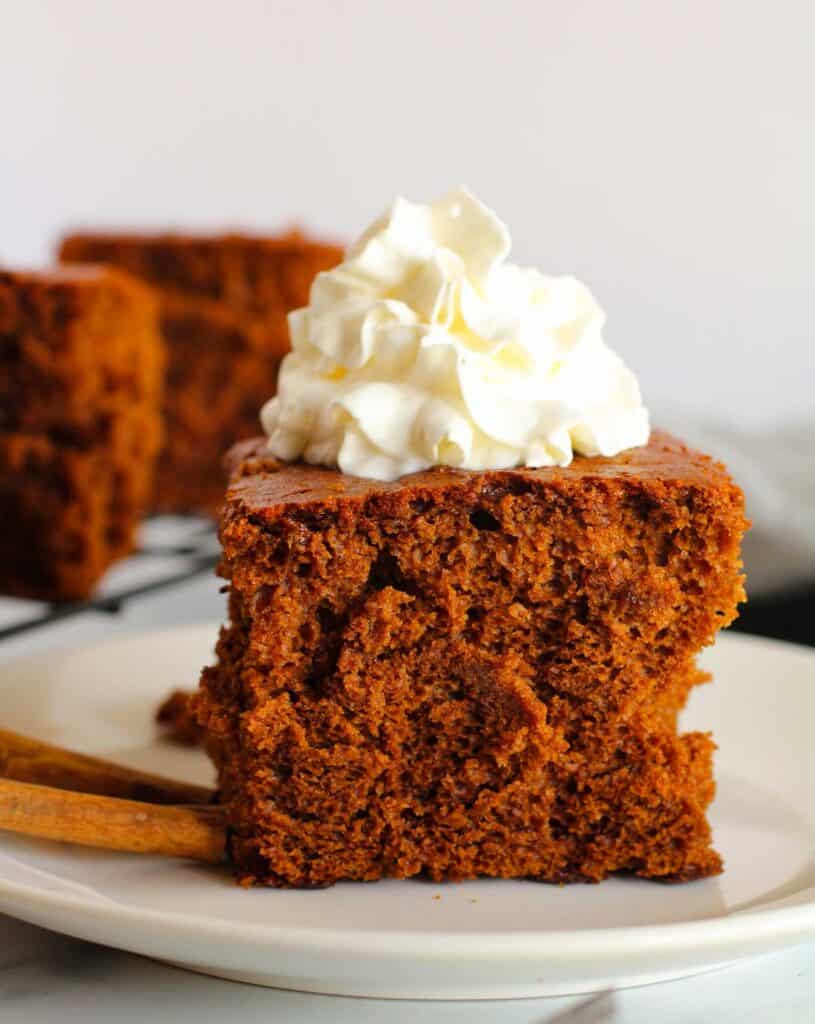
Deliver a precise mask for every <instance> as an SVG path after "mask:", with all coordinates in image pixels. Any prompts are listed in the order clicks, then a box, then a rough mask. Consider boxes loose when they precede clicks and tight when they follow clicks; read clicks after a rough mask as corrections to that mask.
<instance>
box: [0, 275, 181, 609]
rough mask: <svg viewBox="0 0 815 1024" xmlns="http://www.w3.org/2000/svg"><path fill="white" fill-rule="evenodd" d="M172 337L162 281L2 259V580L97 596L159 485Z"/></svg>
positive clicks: (12, 589) (31, 589) (28, 588)
mask: <svg viewBox="0 0 815 1024" xmlns="http://www.w3.org/2000/svg"><path fill="white" fill-rule="evenodd" d="M163 374H164V349H163V343H162V340H161V337H160V335H159V330H158V314H157V309H156V302H155V298H154V296H153V293H152V290H151V289H149V288H147V287H146V286H145V285H143V284H142V283H141V282H139V281H138V280H137V279H136V278H133V277H131V276H129V275H127V274H125V273H123V272H121V271H118V270H113V269H107V268H104V267H85V268H79V267H59V268H55V269H53V270H48V271H42V272H28V271H26V272H22V271H20V272H18V271H8V270H0V523H2V530H0V592H2V593H7V594H17V595H20V596H24V597H34V598H40V599H44V600H70V599H73V600H76V599H81V598H86V597H88V596H89V594H90V593H91V591H92V589H93V587H94V585H95V583H96V582H97V580H98V579H99V578H100V576H101V575H102V573H103V572H104V571H105V569H106V568H107V567H108V566H109V565H110V564H111V563H112V562H113V561H115V560H116V559H118V558H120V557H122V556H123V555H125V554H127V553H128V552H129V551H130V550H131V548H132V546H133V539H134V532H135V529H136V526H137V524H138V522H139V520H140V519H141V517H142V515H143V514H144V512H145V510H146V508H147V505H148V502H149V501H150V498H151V493H152V486H153V471H154V466H155V462H156V457H157V454H158V449H159V444H160V439H161V413H160V391H161V384H162V380H163Z"/></svg>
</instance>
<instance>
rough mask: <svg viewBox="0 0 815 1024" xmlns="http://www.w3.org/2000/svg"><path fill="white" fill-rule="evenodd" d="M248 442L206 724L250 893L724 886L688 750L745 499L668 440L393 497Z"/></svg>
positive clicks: (435, 477)
mask: <svg viewBox="0 0 815 1024" xmlns="http://www.w3.org/2000/svg"><path fill="white" fill-rule="evenodd" d="M260 451H261V449H260V446H259V445H258V444H255V445H254V446H252V445H247V446H243V447H241V448H240V449H239V450H238V451H237V452H236V454H235V457H234V460H233V462H234V478H233V483H232V486H231V487H230V490H229V492H228V496H227V502H226V505H225V507H224V511H223V515H222V520H221V538H222V542H223V548H224V557H223V563H222V567H221V571H222V574H223V575H224V576H225V577H226V578H227V579H228V580H229V581H230V591H231V593H230V612H231V623H230V625H229V626H228V627H226V628H225V630H224V631H223V633H222V636H221V639H220V643H219V645H218V662H217V664H216V665H215V666H213V667H211V668H209V669H206V670H205V671H204V673H203V677H202V688H201V691H200V693H199V696H198V701H197V702H198V715H199V718H200V720H201V722H202V724H204V725H205V727H206V729H207V732H208V746H209V749H210V752H211V753H212V755H213V757H214V759H215V761H216V764H217V766H218V769H219V774H220V785H221V789H222V798H223V799H224V801H225V803H226V804H227V807H228V810H229V820H230V826H231V829H232V838H231V853H232V857H233V860H234V862H235V864H236V866H237V870H238V875H239V877H240V878H241V880H242V881H244V882H247V883H252V882H263V883H267V884H271V885H297V886H312V885H327V884H331V883H332V882H335V881H337V880H339V879H342V878H354V879H374V878H379V877H382V876H396V877H407V876H410V875H414V874H417V873H425V874H427V875H429V876H430V877H433V878H437V879H442V878H451V879H459V878H469V877H474V876H477V875H489V876H501V877H510V876H517V877H533V878H539V879H543V880H548V881H558V882H560V881H567V880H573V879H591V880H597V879H600V878H603V877H604V876H605V875H607V874H608V873H610V872H615V871H628V872H634V873H636V874H640V875H643V876H645V877H651V878H661V879H666V880H684V879H691V878H697V877H702V876H705V875H709V874H712V873H715V872H716V871H718V870H719V869H720V863H721V862H720V859H719V857H718V855H717V854H716V852H715V851H714V850H713V849H712V847H711V837H710V829H709V826H708V823H707V820H706V817H705V809H706V807H707V805H708V804H709V802H710V800H711V799H712V796H713V793H714V785H713V780H712V769H711V755H712V750H713V743H712V741H711V739H710V737H709V736H707V735H703V734H696V733H692V734H687V735H678V734H677V728H676V713H677V711H678V709H679V708H681V706H682V705H683V704H684V701H685V699H686V697H687V694H688V693H689V691H690V690H691V688H692V687H693V686H694V685H696V684H697V683H698V682H700V681H701V680H702V678H703V677H702V676H701V674H700V673H699V672H698V670H697V669H696V667H695V662H694V658H695V655H696V653H697V652H698V650H699V649H700V648H701V647H702V646H703V645H704V644H706V643H709V642H711V640H712V639H713V637H714V635H715V633H716V631H717V630H718V629H719V628H720V627H721V626H723V625H726V624H727V623H728V622H729V621H731V620H732V618H733V617H734V616H735V613H736V605H737V603H738V601H740V600H741V599H742V598H743V590H742V580H741V573H740V560H739V542H740V538H741V535H742V532H743V530H744V528H745V521H744V516H743V506H742V496H741V493H740V492H739V490H738V488H736V487H735V485H734V484H733V483H732V482H731V480H730V479H729V477H728V476H727V474H726V473H725V471H724V470H723V468H722V467H720V466H718V465H717V464H715V463H713V462H712V461H711V460H709V459H707V458H705V457H704V456H701V455H698V454H697V453H694V452H690V451H688V450H687V449H686V448H684V447H683V446H682V445H681V444H679V443H678V442H675V441H673V440H672V439H671V438H669V437H667V436H666V435H663V434H659V433H655V434H654V435H653V437H652V440H651V443H650V444H649V445H648V446H647V447H646V448H642V449H635V450H633V451H631V452H628V453H624V454H623V455H621V456H618V457H617V458H615V459H609V460H604V459H584V458H578V459H575V461H574V463H573V464H572V466H570V467H569V468H567V469H565V470H557V469H554V470H552V469H545V470H510V471H501V472H486V473H464V472H456V471H452V470H444V469H436V470H431V471H429V472H427V473H420V474H416V475H414V476H412V477H407V478H404V479H403V480H400V481H397V482H396V483H393V484H382V483H377V482H375V481H370V480H360V479H357V478H350V477H344V476H342V475H341V474H339V473H336V472H334V471H331V470H324V469H315V468H312V467H305V466H300V465H283V464H280V463H275V462H273V461H271V460H266V459H263V458H262V457H259V453H260Z"/></svg>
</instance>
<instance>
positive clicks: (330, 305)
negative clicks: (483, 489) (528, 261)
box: [261, 188, 649, 480]
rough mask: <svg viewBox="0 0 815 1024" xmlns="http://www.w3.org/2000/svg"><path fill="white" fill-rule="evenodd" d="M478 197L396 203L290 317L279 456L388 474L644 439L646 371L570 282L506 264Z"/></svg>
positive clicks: (545, 460) (557, 458)
mask: <svg viewBox="0 0 815 1024" xmlns="http://www.w3.org/2000/svg"><path fill="white" fill-rule="evenodd" d="M509 250H510V237H509V232H508V231H507V228H506V227H505V226H504V224H503V223H502V222H501V221H500V220H499V219H498V217H497V216H496V215H495V214H494V213H493V212H492V211H491V210H490V209H489V208H488V207H486V206H485V205H484V204H483V203H481V202H479V200H478V199H476V197H475V196H474V195H472V193H470V192H469V191H467V190H466V189H464V188H460V189H457V190H456V191H454V192H452V193H450V195H448V196H446V197H445V198H443V199H440V200H439V201H438V202H434V203H430V204H429V205H417V204H415V203H411V202H408V201H407V200H406V199H397V200H396V201H395V202H394V204H393V206H392V207H391V208H390V210H389V211H388V212H387V213H386V214H385V215H384V216H383V217H382V218H381V219H379V220H377V221H376V222H375V223H374V224H373V225H372V226H371V227H370V228H369V229H368V230H367V231H366V232H365V234H364V235H362V237H361V238H360V239H359V241H357V242H356V243H355V244H354V245H352V246H351V248H350V249H349V250H348V253H347V256H346V259H345V261H344V262H343V263H341V264H340V265H339V266H338V267H336V268H335V269H333V270H329V271H326V272H324V273H321V274H318V275H317V277H316V278H315V279H314V282H313V284H312V286H311V294H310V304H309V305H308V306H307V307H305V308H303V309H298V310H296V311H295V312H293V313H291V314H290V316H289V331H290V334H291V345H292V351H291V353H290V354H289V355H287V356H286V357H285V359H284V360H283V363H282V365H281V368H280V376H279V380H278V393H277V396H276V397H275V398H272V399H271V400H270V401H269V402H267V404H266V405H265V406H264V408H263V410H262V412H261V421H262V423H263V427H264V430H265V431H266V433H267V434H268V436H269V449H270V451H271V453H272V454H274V455H275V456H277V457H278V458H281V459H285V460H294V459H299V458H302V459H305V461H306V462H310V463H315V464H322V465H327V466H336V467H338V468H339V469H340V470H341V471H342V472H343V473H350V474H353V475H355V476H363V477H372V478H374V479H377V480H394V479H396V478H397V477H400V476H403V475H404V474H406V473H412V472H415V471H417V470H421V469H426V468H428V467H430V466H439V465H442V466H455V467H459V468H462V469H474V470H483V469H502V468H507V467H510V466H566V465H568V464H569V463H570V462H571V460H572V456H573V453H574V452H579V453H581V454H584V455H615V454H617V453H618V452H620V451H622V450H624V449H626V448H632V447H636V446H638V445H643V444H646V443H647V441H648V434H649V425H648V413H647V411H646V409H645V408H644V407H643V404H642V400H641V397H640V391H639V387H638V385H637V381H636V378H635V377H634V375H633V374H632V373H631V371H630V370H629V369H627V368H626V366H625V365H624V364H623V362H622V360H621V359H620V357H619V356H618V355H616V353H614V352H613V351H612V350H611V349H609V348H608V346H607V345H606V344H605V342H604V341H603V336H602V329H603V323H604V321H605V316H604V314H603V312H602V310H601V309H600V308H599V306H598V305H597V303H596V302H595V301H594V299H593V297H592V295H591V294H590V292H589V291H588V289H587V288H586V287H585V286H584V285H582V284H581V283H580V282H579V281H577V280H575V279H574V278H573V277H548V276H546V275H544V274H542V273H540V272H539V271H538V270H534V269H528V268H525V267H519V266H516V265H514V264H512V263H508V262H507V261H506V258H507V255H508V253H509Z"/></svg>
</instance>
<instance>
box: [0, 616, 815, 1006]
mask: <svg viewBox="0 0 815 1024" xmlns="http://www.w3.org/2000/svg"><path fill="white" fill-rule="evenodd" d="M215 634H216V626H214V625H205V626H194V627H186V628H182V629H173V630H167V631H162V632H155V633H150V634H143V635H140V636H134V637H131V638H125V639H120V640H117V641H116V642H113V643H108V644H105V645H102V646H96V647H93V648H85V649H80V650H77V651H73V652H69V653H67V654H66V653H60V654H59V655H50V656H46V657H43V656H40V657H37V658H31V659H28V660H25V661H19V662H17V663H14V664H7V665H5V666H3V667H2V669H0V700H1V701H2V705H1V706H2V714H1V715H0V719H2V723H3V725H4V726H5V727H7V728H11V729H16V730H18V731H20V732H26V733H29V734H32V735H34V736H38V737H40V738H42V739H46V740H49V741H51V742H54V743H58V744H60V745H63V746H72V747H75V748H77V749H82V750H85V751H88V752H92V753H101V754H105V755H113V756H115V757H116V758H118V759H119V760H121V761H122V762H125V763H129V764H132V765H135V766H139V767H145V768H149V769H150V770H153V771H160V772H163V773H165V774H170V775H174V776H176V777H179V778H181V777H186V778H188V779H189V780H190V781H197V782H209V781H211V774H210V770H209V766H208V764H207V762H206V760H205V758H204V756H203V755H202V754H201V753H199V752H198V751H194V750H185V749H181V748H178V747H174V746H172V745H170V744H168V743H165V742H162V741H159V740H157V739H156V735H155V730H154V727H153V723H152V715H153V711H154V709H155V706H156V705H157V703H158V701H159V700H160V699H161V698H162V697H164V696H165V694H166V693H167V692H168V691H169V690H170V689H172V688H174V687H178V686H185V685H191V684H193V683H194V681H195V679H196V677H197V673H198V669H199V667H200V666H201V665H202V664H203V663H205V662H206V661H207V660H208V658H209V657H210V649H211V644H212V641H213V638H214V636H215ZM705 661H706V664H707V667H708V668H710V669H712V670H713V671H714V672H715V674H716V683H715V685H713V686H706V687H703V688H701V689H700V690H699V691H698V692H697V693H696V694H695V695H694V698H693V701H692V707H691V708H690V709H689V711H688V713H687V714H686V716H685V725H686V726H688V727H691V728H697V727H698V728H702V729H708V728H712V729H713V730H714V731H715V733H716V738H717V740H718V742H719V744H720V750H719V753H718V759H717V777H718V780H719V796H718V798H717V800H716V803H715V805H714V808H713V814H712V816H713V822H714V827H715V831H716V842H717V845H718V848H719V849H720V850H721V851H722V853H723V854H724V856H725V859H726V861H727V869H726V872H725V874H724V875H723V876H721V877H720V878H717V879H710V880H706V881H703V882H695V883H691V884H689V885H681V886H662V885H658V884H655V883H649V882H645V881H639V880H632V879H613V880H610V881H607V882H604V883H602V884H601V885H599V886H594V885H586V886H584V885H577V886H567V887H563V888H557V887H553V886H548V885H541V884H536V883H534V882H505V881H483V882H470V883H466V884H462V885H455V884H448V885H439V884H433V883H428V882H417V881H409V882H395V881H392V882H376V883H373V884H367V885H364V884H353V883H347V884H342V885H338V886H336V887H335V888H333V889H327V890H320V891H311V892H309V891H278V890H271V889H268V890H252V891H244V890H241V889H238V888H237V887H235V886H234V885H233V883H232V881H231V879H230V877H229V874H228V872H227V870H226V869H224V870H218V869H210V868H205V867H201V866H197V865H193V864H188V863H185V862H175V861H168V860H161V859H158V858H146V857H140V856H137V855H127V854H111V853H105V852H100V851H95V850H87V849H81V848H79V847H72V846H67V845H63V844H58V843H50V842H44V841H43V842H38V841H34V840H28V839H23V838H18V837H15V836H11V835H10V834H8V833H0V910H3V911H5V912H7V913H9V914H13V915H16V916H18V917H20V918H23V919H25V920H27V921H32V922H34V923H35V924H39V925H43V926H45V927H47V928H51V929H53V930H56V931H59V932H64V933H66V934H69V935H75V936H79V937H81V938H84V939H90V940H93V941H95V942H99V943H104V944H106V945H109V946H114V947H117V948H120V949H126V950H132V951H134V952H137V953H143V954H146V955H148V956H152V957H157V958H161V959H165V960H169V961H172V962H175V963H177V964H180V965H183V966H186V967H189V968H191V969H193V970H197V971H203V972H206V973H209V974H216V975H220V976H223V977H227V978H234V979H237V980H243V981H250V982H254V983H257V984H262V985H273V986H278V987H285V988H297V989H302V990H306V991H311V992H328V993H340V994H349V995H368V996H380V997H394V998H449V999H465V998H466V999H474V998H508V997H513V996H539V995H549V994H564V993H570V992H588V991H593V990H598V989H602V988H607V987H611V986H628V985H640V984H645V983H648V982H653V981H659V980H662V979H668V978H676V977H681V976H682V975H687V974H692V973H695V972H699V971H703V970H707V969H711V968H714V967H718V966H721V965H723V964H726V963H729V962H731V961H733V960H736V959H738V958H741V957H745V956H750V955H753V954H756V953H762V952H766V951H769V950H773V949H778V948H780V947H782V946H784V945H787V944H789V943H793V942H796V941H798V940H801V939H804V938H806V937H811V936H813V935H815V787H813V779H815V744H814V743H813V723H814V722H815V652H810V651H807V650H805V649H802V648H797V647H792V646H789V645H785V644H779V643H775V642H770V641H764V640H758V639H754V638H745V637H741V636H738V635H733V636H726V637H723V638H722V639H721V640H720V641H719V643H718V644H717V646H716V647H715V648H714V649H713V650H712V651H710V652H709V653H708V654H707V656H706V658H705Z"/></svg>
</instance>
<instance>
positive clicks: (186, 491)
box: [60, 232, 342, 513]
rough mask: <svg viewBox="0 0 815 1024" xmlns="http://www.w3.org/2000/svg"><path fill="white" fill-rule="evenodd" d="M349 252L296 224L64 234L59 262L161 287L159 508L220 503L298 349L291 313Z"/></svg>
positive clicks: (201, 508) (208, 508) (208, 507)
mask: <svg viewBox="0 0 815 1024" xmlns="http://www.w3.org/2000/svg"><path fill="white" fill-rule="evenodd" d="M341 255H342V252H341V250H340V249H339V248H338V247H337V246H334V245H327V244H323V243H320V242H317V241H314V240H313V239H309V238H306V237H305V236H303V235H301V234H299V233H297V232H292V233H290V234H287V235H281V236H280V237H277V238H272V237H253V236H248V235H216V236H212V237H195V236H187V235H173V234H158V235H124V234H115V235H104V234H87V233H83V234H76V235H72V236H70V237H68V238H66V239H65V240H64V241H63V243H62V245H61V248H60V259H62V260H64V261H66V262H70V263H75V262H84V261H93V262H103V263H109V264H114V265H116V266H119V267H122V268H124V269H126V270H127V271H129V272H130V273H132V274H135V275H137V276H138V277H140V278H141V279H142V280H144V281H147V282H149V283H150V284H151V285H152V286H153V287H155V288H156V289H157V294H158V297H159V305H160V317H161V330H162V334H163V336H164V339H165V342H166V346H167V352H168V367H167V378H166V382H165V389H164V403H163V412H164V419H165V441H164V447H163V449H162V452H161V456H160V459H159V464H158V470H157V479H156V486H155V494H154V506H155V508H156V509H157V510H158V511H164V512H189V511H198V512H206V513H215V512H217V510H218V508H219V506H220V504H221V500H222V498H223V493H224V484H225V480H224V477H223V473H222V472H221V469H220V466H221V460H222V457H223V455H224V453H225V452H226V451H227V450H228V449H229V448H230V447H231V446H232V445H233V444H234V443H235V441H237V440H239V439H240V438H245V437H251V436H253V435H254V434H256V433H257V430H258V413H259V411H260V408H261V406H262V405H263V403H264V402H265V401H266V400H267V399H268V398H269V397H270V396H271V395H273V394H274V392H275V389H276V384H277V371H278V367H279V365H280V360H281V358H282V357H283V356H284V355H285V353H286V352H287V351H288V349H289V336H288V328H287V325H286V314H287V313H288V312H289V311H290V310H292V309H294V308H296V307H298V306H302V305H305V304H306V303H307V302H308V295H309V289H310V287H311V281H312V279H313V278H314V275H315V274H317V273H318V272H319V271H321V270H326V269H328V268H329V267H331V266H333V265H334V264H335V263H337V262H338V261H339V260H340V258H341Z"/></svg>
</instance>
